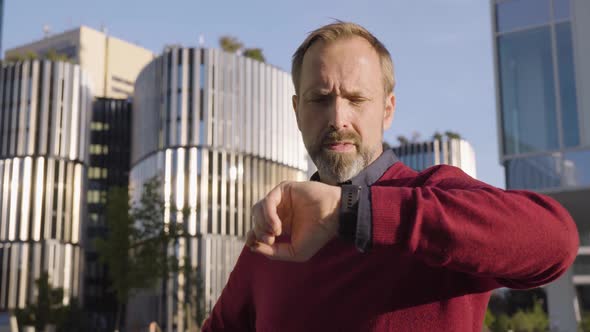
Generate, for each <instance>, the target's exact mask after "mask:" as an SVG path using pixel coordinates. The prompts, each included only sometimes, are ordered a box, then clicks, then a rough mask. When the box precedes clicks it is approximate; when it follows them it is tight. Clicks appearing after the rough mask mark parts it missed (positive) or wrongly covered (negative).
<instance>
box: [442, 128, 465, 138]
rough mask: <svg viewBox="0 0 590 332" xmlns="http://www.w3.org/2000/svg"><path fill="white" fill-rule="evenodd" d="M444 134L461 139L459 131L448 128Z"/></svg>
mask: <svg viewBox="0 0 590 332" xmlns="http://www.w3.org/2000/svg"><path fill="white" fill-rule="evenodd" d="M445 136H446V137H447V138H449V139H453V138H456V139H461V135H459V133H457V132H454V131H450V130H447V131H445Z"/></svg>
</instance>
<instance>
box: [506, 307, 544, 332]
mask: <svg viewBox="0 0 590 332" xmlns="http://www.w3.org/2000/svg"><path fill="white" fill-rule="evenodd" d="M511 321H512V328H513V329H514V331H515V332H542V331H547V329H548V327H549V318H548V317H547V314H546V313H545V311H543V304H542V301H540V300H538V301H536V302H535V305H534V307H533V309H532V310H526V311H523V310H518V311H517V312H516V314H514V316H512V319H511Z"/></svg>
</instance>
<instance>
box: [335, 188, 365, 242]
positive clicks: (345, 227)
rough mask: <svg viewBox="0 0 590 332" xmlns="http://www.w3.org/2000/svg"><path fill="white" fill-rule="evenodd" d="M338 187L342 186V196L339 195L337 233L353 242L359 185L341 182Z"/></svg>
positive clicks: (359, 191)
mask: <svg viewBox="0 0 590 332" xmlns="http://www.w3.org/2000/svg"><path fill="white" fill-rule="evenodd" d="M340 188H342V196H340V215H339V217H340V218H339V224H338V235H339V236H340V237H341V238H342V239H344V240H346V241H348V242H351V243H354V242H355V239H356V225H357V217H358V206H359V198H360V193H361V187H360V186H356V185H353V184H343V185H341V186H340Z"/></svg>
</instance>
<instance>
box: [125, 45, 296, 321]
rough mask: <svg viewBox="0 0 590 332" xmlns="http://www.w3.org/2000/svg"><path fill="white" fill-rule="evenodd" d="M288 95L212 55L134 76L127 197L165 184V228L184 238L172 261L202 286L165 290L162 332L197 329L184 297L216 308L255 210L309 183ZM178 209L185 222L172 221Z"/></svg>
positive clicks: (227, 57) (252, 64)
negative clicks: (151, 182) (156, 181)
mask: <svg viewBox="0 0 590 332" xmlns="http://www.w3.org/2000/svg"><path fill="white" fill-rule="evenodd" d="M293 94H294V90H293V86H292V83H291V77H290V75H289V74H288V73H286V72H283V71H281V70H279V69H277V68H275V67H273V66H270V65H267V64H264V63H262V62H258V61H255V60H252V59H249V58H245V57H241V56H237V55H234V54H228V53H225V52H222V51H220V50H215V49H199V48H180V47H172V48H168V49H166V50H165V51H164V53H163V54H162V55H161V56H160V57H158V58H156V59H155V60H154V61H153V62H151V63H150V64H149V65H148V66H146V67H145V69H144V70H143V71H142V72H141V73H140V75H139V77H138V79H137V82H136V85H135V98H134V103H133V113H134V117H133V125H132V128H133V130H132V135H133V139H132V157H131V164H132V169H131V176H130V185H131V189H132V197H135V199H136V200H137V198H138V195H139V192H140V190H141V187H142V184H143V183H145V182H146V181H147V180H148V179H150V178H152V177H154V176H157V177H159V178H160V179H161V182H162V184H163V188H162V195H163V199H164V202H165V206H166V211H165V216H164V219H165V220H163V221H162V222H164V223H170V222H177V223H180V224H182V226H183V227H184V228H185V229H186V231H187V232H188V234H190V236H191V239H190V240H189V241H188V242H180V243H179V246H178V248H177V254H178V255H180V257H187V260H186V261H183V263H182V264H190V265H191V267H192V268H199V269H200V272H201V275H202V280H203V292H202V294H194V293H193V291H192V290H186V289H185V287H184V283H185V280H184V277H183V276H182V275H179V276H178V278H176V279H175V280H171V281H170V284H169V285H168V287H167V290H166V292H165V293H166V294H161V295H163V296H165V297H166V301H164V302H165V304H164V307H160V308H159V310H163V311H164V312H165V315H164V316H165V318H164V320H165V325H164V326H166V327H167V329H168V330H170V331H171V330H172V329H173V325H175V328H177V329H178V330H183V329H184V328H186V327H187V324H188V322H190V321H191V320H193V318H192V316H191V315H192V313H191V312H187V311H190V310H191V309H186V308H185V307H183V306H182V305H178V304H179V303H180V304H182V303H184V302H187V299H188V298H189V297H191V296H193V297H194V296H201V298H202V299H203V300H204V302H205V306H206V308H207V309H210V308H211V306H212V305H213V304H214V303H215V301H216V300H217V298H218V296H219V295H220V293H221V290H222V289H223V287H224V285H225V282H226V280H227V277H228V275H229V272H230V271H231V269H232V268H233V265H234V263H235V260H236V259H237V256H238V254H239V252H240V251H241V249H242V247H243V239H244V237H245V235H246V233H247V232H248V230H249V229H250V216H251V211H250V208H251V206H252V205H253V204H254V203H256V202H257V201H258V200H259V199H261V198H262V197H263V196H264V195H265V194H266V193H267V192H268V191H270V189H272V188H273V187H274V186H275V185H277V184H279V183H280V181H283V180H303V179H305V176H306V175H305V170H306V168H307V159H306V151H305V147H304V146H303V142H302V140H301V136H300V134H299V131H298V129H297V126H296V121H295V114H294V112H293V110H292V106H291V96H292V95H293ZM174 208H175V209H176V211H182V210H184V211H185V212H186V213H187V214H184V213H182V212H180V214H175V215H171V214H172V211H174ZM130 307H131V306H130ZM152 317H154V316H152ZM173 318H175V319H173ZM162 323H164V322H162Z"/></svg>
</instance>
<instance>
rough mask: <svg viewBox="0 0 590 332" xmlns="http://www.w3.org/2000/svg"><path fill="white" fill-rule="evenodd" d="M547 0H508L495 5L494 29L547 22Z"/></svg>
mask: <svg viewBox="0 0 590 332" xmlns="http://www.w3.org/2000/svg"><path fill="white" fill-rule="evenodd" d="M550 8H551V7H549V0H510V1H503V2H501V3H499V4H497V5H496V30H497V31H498V32H506V31H511V30H515V29H519V28H526V27H530V26H537V25H542V24H546V23H549V19H550V17H551V12H550Z"/></svg>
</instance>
